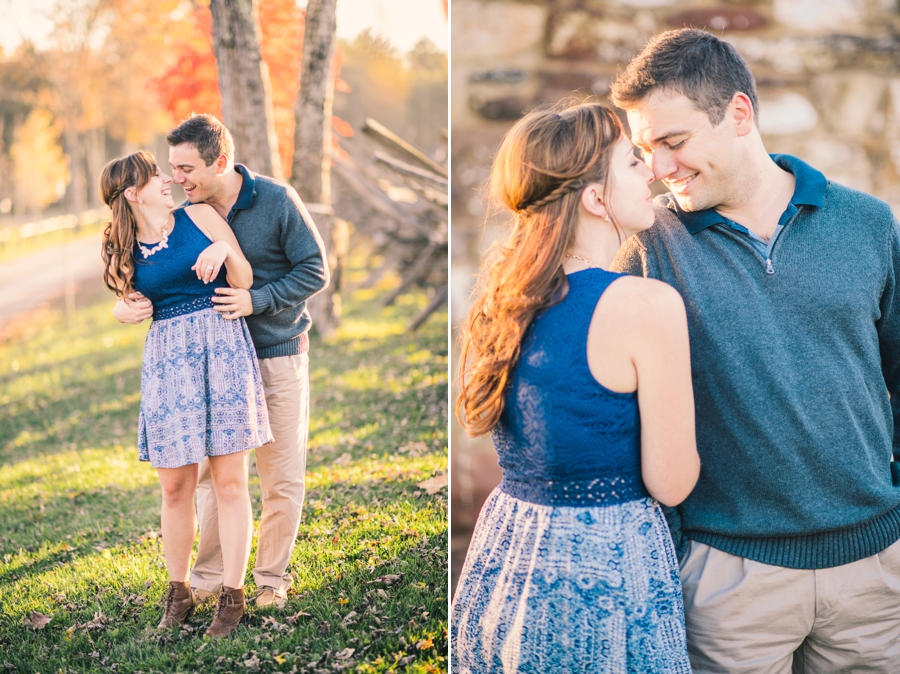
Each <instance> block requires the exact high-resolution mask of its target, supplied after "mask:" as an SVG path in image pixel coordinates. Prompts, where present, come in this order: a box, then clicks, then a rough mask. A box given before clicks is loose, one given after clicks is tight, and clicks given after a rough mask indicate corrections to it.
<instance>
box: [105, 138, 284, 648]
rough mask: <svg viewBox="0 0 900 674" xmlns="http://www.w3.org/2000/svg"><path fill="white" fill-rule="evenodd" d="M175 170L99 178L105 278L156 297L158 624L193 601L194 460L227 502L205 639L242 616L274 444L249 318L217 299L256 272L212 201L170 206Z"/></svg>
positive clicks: (145, 399) (147, 382)
mask: <svg viewBox="0 0 900 674" xmlns="http://www.w3.org/2000/svg"><path fill="white" fill-rule="evenodd" d="M171 183H172V178H171V177H169V176H167V175H165V174H163V173H162V172H161V171H160V169H159V166H157V164H156V161H155V160H154V158H153V155H151V154H150V153H148V152H143V151H141V152H135V153H134V154H130V155H128V156H126V157H121V158H119V159H114V160H113V161H111V162H109V164H107V165H106V166H105V167H104V169H103V172H102V174H101V176H100V190H101V193H102V197H103V201H104V202H105V203H106V204H107V205H109V207H110V208H111V209H112V221H111V222H110V224H109V225H108V226H107V228H106V230H105V232H104V234H103V261H104V263H105V269H104V281H105V282H106V285H107V286H109V288H110V289H111V290H113V291H114V292H115V293H116V294H117V295H118V296H119V297H120V298H122V297H129V296H130V295H131V294H132V293H133V292H135V291H137V292H138V293H141V294H143V295H144V296H146V297H147V298H149V299H151V300H152V301H153V319H154V320H153V323H152V324H151V325H150V330H149V331H148V333H147V341H146V344H145V345H144V360H143V368H142V371H141V413H140V420H139V424H138V428H139V430H138V454H139V458H140V460H141V461H149V462H150V463H151V465H153V467H154V468H156V470H157V472H158V474H159V480H160V484H161V485H162V494H163V498H162V538H163V547H164V551H165V557H166V567H167V568H168V571H169V590H168V592H167V594H166V598H165V602H164V603H165V606H164V611H163V617H162V620H160V623H159V627H160V628H165V627H169V626H170V625H176V624H180V623H183V622H184V621H185V620H186V619H187V617H188V616H189V615H190V613H191V612H192V611H193V609H194V604H195V600H194V596H193V593H192V592H191V588H190V583H189V580H188V573H189V565H190V557H191V548H192V546H193V542H194V537H195V535H196V532H197V521H196V517H195V514H194V490H195V489H196V486H197V476H198V464H199V462H200V461H201V460H202V459H203V457H205V456H208V457H209V466H210V471H211V473H212V478H213V486H214V488H215V492H216V499H217V501H218V504H219V537H220V538H221V545H222V552H223V566H224V588H223V590H222V594H221V595H220V596H219V599H218V603H217V605H216V610H215V615H214V618H213V621H212V624H211V625H210V626H209V629H207V631H206V634H207V635H209V636H226V635H228V634H230V633H231V632H233V631H234V630H235V629H236V628H237V625H238V623H239V622H240V619H241V617H242V616H243V614H244V610H245V603H244V589H243V588H244V575H245V573H246V570H247V560H248V558H249V556H250V540H251V535H252V532H253V515H252V511H251V507H250V495H249V491H248V488H247V455H248V452H249V450H251V449H254V448H256V447H259V446H260V445H263V444H266V443H268V442H271V441H272V435H271V433H270V431H269V422H268V413H267V410H266V404H265V397H264V395H263V390H262V380H261V378H260V374H259V365H258V363H257V361H256V356H255V352H254V350H253V345H252V342H251V340H250V333H249V332H248V330H247V326H246V324H245V322H244V319H242V318H241V319H238V320H229V319H227V318H223V317H222V316H221V315H220V314H219V313H218V312H216V311H215V310H214V309H213V308H212V307H213V303H212V299H211V298H212V296H213V294H214V288H217V287H222V286H227V285H228V284H229V283H230V284H231V285H232V286H234V287H238V288H249V287H250V285H251V283H252V282H253V272H252V270H251V268H250V264H249V263H248V262H247V260H246V258H245V257H244V255H243V253H241V249H240V246H239V245H238V242H237V240H236V239H235V237H234V234H233V233H232V231H231V228H230V227H229V226H228V223H226V222H225V221H224V220H222V218H220V217H219V215H218V214H217V213H216V212H215V210H213V208H212V207H210V206H207V205H205V204H198V205H193V206H188V207H186V208H183V209H178V210H175V211H173V210H172V209H173V208H174V207H175V203H174V201H173V199H172V192H171Z"/></svg>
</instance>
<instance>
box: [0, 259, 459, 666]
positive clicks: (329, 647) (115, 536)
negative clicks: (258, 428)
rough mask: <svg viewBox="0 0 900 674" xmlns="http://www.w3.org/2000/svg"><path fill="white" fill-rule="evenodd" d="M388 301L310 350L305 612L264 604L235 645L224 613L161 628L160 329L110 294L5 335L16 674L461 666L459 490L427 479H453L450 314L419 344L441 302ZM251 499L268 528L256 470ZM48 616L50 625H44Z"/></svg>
mask: <svg viewBox="0 0 900 674" xmlns="http://www.w3.org/2000/svg"><path fill="white" fill-rule="evenodd" d="M356 273H357V274H360V273H362V272H361V270H357V271H356ZM384 292H385V288H378V289H375V290H371V291H360V292H358V293H356V294H354V295H351V296H350V297H345V298H344V320H343V325H342V327H341V329H340V330H339V332H338V334H337V335H335V337H333V338H331V339H329V340H327V341H325V342H323V340H321V339H319V338H316V337H315V336H314V337H313V340H312V343H313V348H312V351H311V359H310V373H311V390H312V401H311V404H312V408H311V409H312V419H311V422H310V455H309V467H308V473H307V500H306V505H305V508H304V513H303V520H302V523H301V526H300V532H299V534H298V537H297V545H296V547H295V550H294V554H293V557H292V561H291V570H292V572H293V573H294V576H295V582H294V585H293V588H292V590H291V593H290V594H289V596H288V604H287V606H286V607H285V608H284V609H282V610H279V609H274V608H273V609H265V610H257V609H255V608H252V607H251V609H250V615H249V619H248V620H247V621H246V622H245V623H244V624H243V625H242V626H241V627H240V628H239V629H238V631H237V633H236V634H235V636H233V637H231V638H228V639H224V640H219V641H209V640H207V639H204V638H203V637H202V636H200V635H201V634H202V631H203V629H205V626H206V625H208V624H209V622H210V620H211V618H212V606H211V605H204V606H202V607H201V608H200V609H199V610H198V612H197V613H195V615H194V616H193V617H192V618H191V619H190V621H189V624H188V625H187V626H186V627H184V628H181V629H177V628H175V629H172V630H168V631H157V630H156V629H155V625H156V622H157V621H158V620H159V616H160V607H159V602H160V601H161V599H162V596H163V594H164V591H165V589H166V585H167V576H166V571H165V565H164V562H163V557H162V543H161V540H160V538H159V533H158V532H159V514H158V513H159V499H160V496H159V486H158V480H157V477H156V473H155V471H154V470H153V469H152V468H151V467H150V466H149V464H142V463H139V462H138V461H137V455H136V448H135V436H136V426H137V415H138V405H139V389H140V360H141V349H142V346H143V340H144V334H145V332H146V326H141V327H135V326H125V325H119V324H117V323H116V322H115V321H114V320H113V319H112V317H111V315H110V308H111V305H112V297H111V295H109V294H108V293H103V292H102V291H101V289H100V288H99V287H98V288H96V289H92V290H90V291H89V292H88V293H87V297H80V298H79V302H80V309H79V312H78V316H77V319H76V321H75V324H74V325H73V326H72V327H71V328H67V327H66V325H65V321H64V318H63V316H62V312H61V311H60V310H58V309H52V310H50V311H44V312H42V313H40V314H35V315H34V319H33V320H32V321H30V322H25V323H24V324H23V327H22V328H21V330H20V331H19V333H18V334H17V335H16V336H15V337H14V338H13V339H11V340H8V341H7V342H5V343H3V344H0V668H2V669H3V671H11V672H13V671H19V672H29V673H32V672H43V673H45V674H46V673H48V672H52V673H53V674H58V673H60V672H61V673H65V674H68V673H69V672H95V671H97V672H100V671H104V672H108V671H117V672H144V673H145V674H149V673H150V672H184V673H187V672H216V671H222V672H227V671H235V672H248V671H262V672H274V671H281V672H317V673H319V672H334V671H355V672H390V671H397V672H399V671H410V672H442V671H446V669H447V664H446V663H447V660H446V655H447V605H448V600H447V592H448V588H447V498H446V489H442V490H441V491H439V492H438V493H436V494H433V495H429V494H428V493H427V492H426V491H425V490H423V489H421V488H418V487H417V483H420V482H422V481H424V480H426V479H428V478H431V477H433V476H436V475H442V474H445V473H446V470H447V331H446V323H447V314H446V312H442V313H438V314H437V315H435V316H432V317H431V318H430V319H429V321H428V322H427V323H426V324H425V325H424V326H423V327H422V328H420V330H419V332H418V333H416V334H415V335H407V334H405V333H404V332H403V330H404V328H405V326H406V324H407V323H408V322H409V321H410V320H411V318H412V317H413V316H415V314H416V313H417V312H418V311H419V310H420V309H421V308H422V307H423V306H424V305H425V304H426V303H427V298H426V297H425V296H424V294H422V293H410V294H408V295H405V296H403V297H401V298H400V300H399V302H398V304H397V306H394V307H391V308H389V309H387V310H384V311H379V310H378V309H377V308H376V305H377V302H376V301H375V300H377V298H378V296H379V295H380V294H381V293H384ZM251 496H252V498H253V503H254V512H255V515H256V516H257V518H258V516H259V512H260V492H259V479H258V477H257V476H256V474H255V470H254V469H253V467H252V461H251ZM257 525H258V519H257ZM254 558H255V547H254V550H253V552H252V553H251V567H252V562H253V559H254ZM247 589H248V591H249V592H252V591H253V590H254V589H255V588H254V587H253V582H252V576H251V575H250V574H249V573H248V577H247ZM37 614H41V615H43V616H48V617H50V618H51V619H50V621H49V623H48V624H46V626H44V627H41V628H39V629H34V628H33V627H32V626H31V622H32V620H39V619H38V617H37ZM38 624H40V623H39V622H38Z"/></svg>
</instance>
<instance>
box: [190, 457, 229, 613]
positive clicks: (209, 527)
mask: <svg viewBox="0 0 900 674" xmlns="http://www.w3.org/2000/svg"><path fill="white" fill-rule="evenodd" d="M197 519H198V520H199V521H200V543H199V545H198V546H197V558H196V559H195V560H194V566H193V568H192V569H191V587H193V588H195V589H197V590H200V592H199V593H198V599H201V600H202V599H205V598H206V597H207V596H209V595H208V594H205V593H212V594H215V593H218V592H219V591H220V590H221V589H222V573H223V567H222V548H221V547H220V544H219V508H218V503H217V502H216V492H215V490H214V489H213V483H212V475H211V474H210V472H209V459H203V461H201V462H200V478H199V481H198V483H197Z"/></svg>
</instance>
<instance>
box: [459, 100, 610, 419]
mask: <svg viewBox="0 0 900 674" xmlns="http://www.w3.org/2000/svg"><path fill="white" fill-rule="evenodd" d="M622 134H623V129H622V124H621V122H620V121H619V118H618V117H617V116H616V114H615V113H614V112H613V111H612V110H610V109H609V108H607V107H605V106H603V105H600V104H599V103H581V104H573V103H569V102H563V103H561V104H559V105H557V106H555V107H553V108H550V109H543V110H535V111H532V112H530V113H528V114H527V115H525V116H524V117H523V118H522V119H520V120H519V121H518V122H516V124H515V125H514V126H513V127H512V128H511V129H510V130H509V131H508V132H507V134H506V135H505V136H504V138H503V141H502V143H501V144H500V149H499V151H498V153H497V156H496V157H495V159H494V164H493V167H492V169H491V180H490V186H491V196H492V199H493V200H494V201H496V202H499V203H500V204H502V205H503V206H504V207H505V208H506V209H508V210H509V211H511V212H512V213H513V214H514V215H513V220H512V229H511V232H510V234H509V236H508V237H507V238H506V240H505V241H502V242H500V243H498V244H496V245H495V246H494V248H493V250H492V251H491V253H489V255H488V257H487V258H486V262H485V265H484V267H483V273H482V275H481V277H480V279H479V282H478V285H477V286H476V289H475V291H474V293H473V303H472V308H471V311H470V313H469V316H468V318H467V319H466V321H465V322H464V324H463V325H462V328H461V330H460V371H459V388H460V394H459V397H458V398H457V401H456V414H457V417H458V418H459V420H460V422H461V423H462V424H463V426H464V427H465V428H466V431H467V432H468V433H469V434H470V435H473V436H475V435H482V434H484V433H487V432H489V431H490V430H491V429H493V428H494V426H496V425H497V422H498V421H499V419H500V415H501V413H502V412H503V406H504V391H505V389H506V385H507V383H508V382H509V381H510V379H511V377H512V371H513V368H514V367H515V365H516V363H517V361H518V358H519V352H520V348H521V343H522V338H523V336H524V334H525V331H526V330H527V329H528V327H529V325H531V322H532V321H533V320H534V317H535V316H536V315H537V314H538V313H539V312H540V311H542V310H544V309H546V308H547V307H549V306H551V305H553V304H555V303H556V302H559V301H560V300H562V298H563V297H565V295H566V292H567V291H568V283H567V282H566V275H565V272H564V271H563V262H564V261H565V254H566V252H567V251H568V250H569V249H571V247H572V246H573V245H574V243H575V233H576V229H577V225H578V203H579V199H580V197H581V192H582V191H583V190H584V188H585V187H586V186H587V185H588V184H589V183H601V184H602V185H603V186H604V193H606V198H605V199H604V201H605V202H606V203H607V204H608V203H609V199H608V192H607V190H608V185H609V181H607V179H606V178H607V172H608V169H609V159H610V150H611V148H612V146H613V145H614V144H615V143H616V141H618V140H619V138H621V136H622ZM613 217H614V216H613ZM613 222H614V223H615V220H614V219H613Z"/></svg>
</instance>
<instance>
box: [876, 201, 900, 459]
mask: <svg viewBox="0 0 900 674" xmlns="http://www.w3.org/2000/svg"><path fill="white" fill-rule="evenodd" d="M892 224H893V226H892V228H891V239H890V242H889V244H888V245H889V246H890V255H891V268H890V269H889V270H888V279H887V283H886V284H885V287H884V291H883V292H882V295H881V305H880V308H881V318H880V319H879V320H878V322H877V323H876V327H877V329H878V343H879V348H880V351H881V369H882V372H883V373H884V381H885V384H887V388H888V391H889V392H890V394H891V409H892V411H893V415H894V460H895V461H900V223H898V222H897V219H896V218H892Z"/></svg>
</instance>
